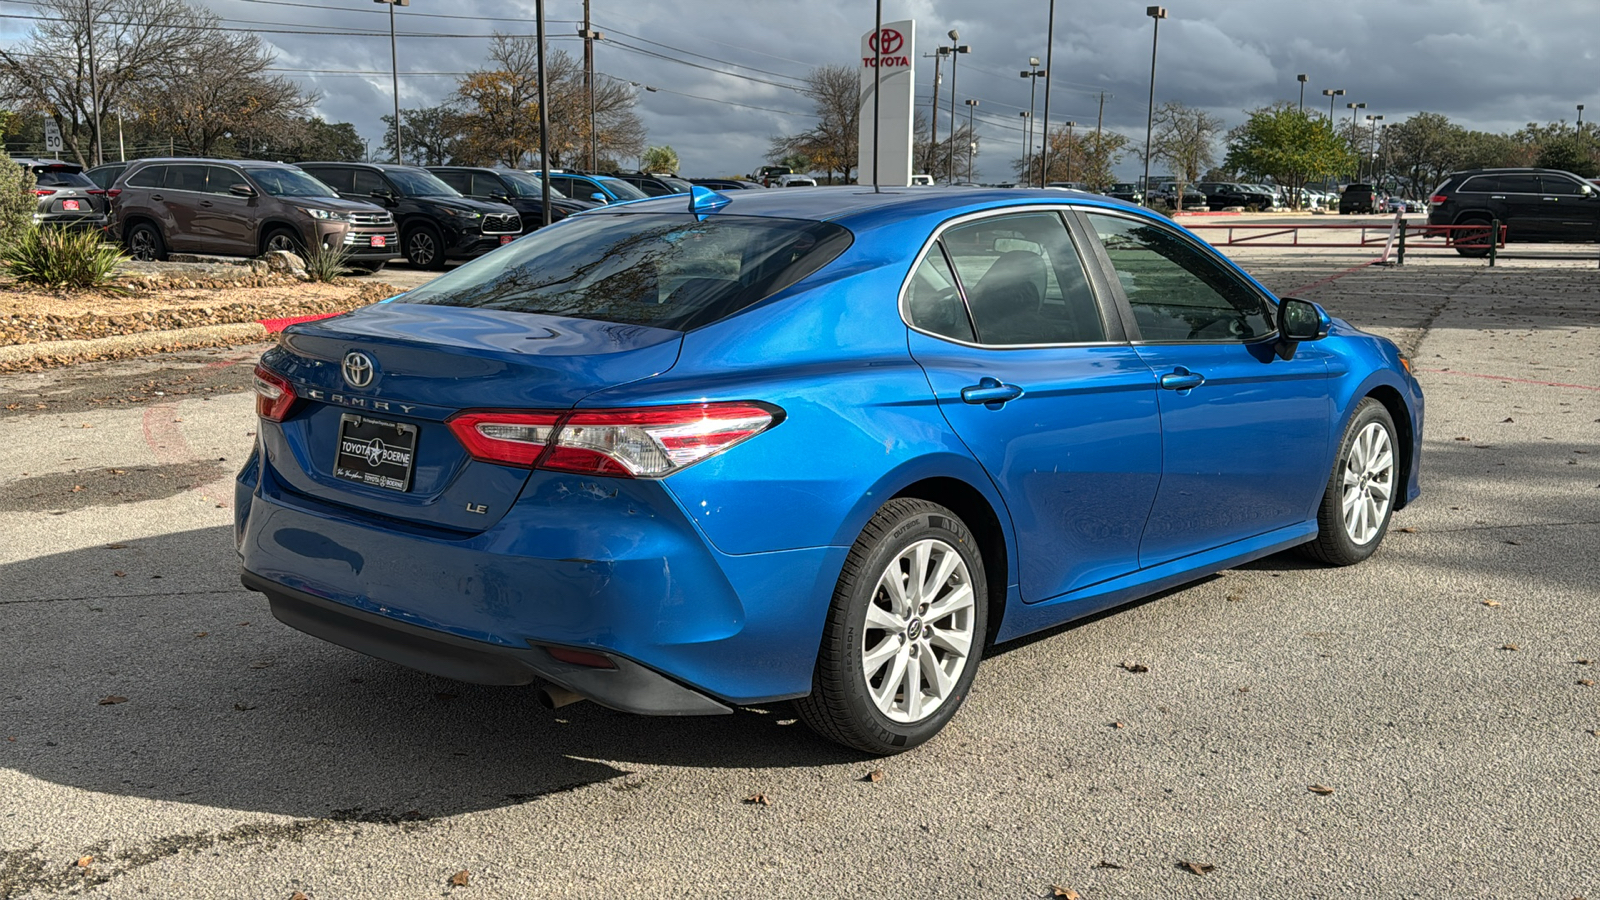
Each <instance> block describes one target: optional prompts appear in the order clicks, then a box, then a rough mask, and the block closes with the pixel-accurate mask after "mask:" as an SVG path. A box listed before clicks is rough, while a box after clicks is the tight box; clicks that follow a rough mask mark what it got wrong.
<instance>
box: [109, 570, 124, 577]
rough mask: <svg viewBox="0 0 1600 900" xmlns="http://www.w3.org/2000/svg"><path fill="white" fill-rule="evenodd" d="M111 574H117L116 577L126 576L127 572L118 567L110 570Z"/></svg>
mask: <svg viewBox="0 0 1600 900" xmlns="http://www.w3.org/2000/svg"><path fill="white" fill-rule="evenodd" d="M111 574H113V575H115V576H117V577H118V578H127V577H128V573H127V572H124V571H122V570H121V569H118V570H117V571H115V572H112V573H111Z"/></svg>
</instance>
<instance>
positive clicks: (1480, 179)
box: [1456, 175, 1500, 194]
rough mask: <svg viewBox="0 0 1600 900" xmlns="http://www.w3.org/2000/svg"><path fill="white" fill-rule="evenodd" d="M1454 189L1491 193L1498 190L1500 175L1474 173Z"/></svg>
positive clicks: (1474, 192)
mask: <svg viewBox="0 0 1600 900" xmlns="http://www.w3.org/2000/svg"><path fill="white" fill-rule="evenodd" d="M1456 190H1457V191H1463V192H1466V193H1469V194H1493V193H1496V192H1497V191H1499V190H1500V176H1498V175H1474V176H1472V177H1471V178H1468V179H1467V180H1466V181H1464V182H1462V184H1461V186H1460V187H1458V188H1456Z"/></svg>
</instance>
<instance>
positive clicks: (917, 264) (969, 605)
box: [236, 187, 1423, 753]
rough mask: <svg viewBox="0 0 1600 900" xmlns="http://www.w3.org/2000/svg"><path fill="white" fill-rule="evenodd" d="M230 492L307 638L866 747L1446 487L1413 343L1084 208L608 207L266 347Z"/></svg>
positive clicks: (911, 198) (719, 199)
mask: <svg viewBox="0 0 1600 900" xmlns="http://www.w3.org/2000/svg"><path fill="white" fill-rule="evenodd" d="M255 389H256V394H257V396H256V403H257V412H258V413H259V415H260V418H261V427H260V429H259V440H258V445H257V448H256V450H255V452H254V453H253V454H252V456H251V457H250V460H249V462H248V463H247V464H246V465H245V467H244V469H243V471H242V472H240V474H239V477H238V482H237V488H236V493H237V504H236V508H237V511H238V512H237V530H236V539H237V543H238V550H239V555H240V560H241V562H242V565H243V580H244V583H245V585H246V586H247V587H249V588H251V589H253V590H257V591H260V592H262V593H263V594H265V595H266V597H267V599H268V600H269V602H270V604H271V607H272V612H273V614H274V615H275V616H277V618H278V619H280V620H282V621H283V622H285V623H287V624H288V625H290V626H292V627H294V628H297V629H300V630H301V631H304V632H306V633H308V634H311V635H315V636H316V637H319V638H323V639H325V640H328V641H331V642H333V643H336V644H340V645H343V646H345V647H348V648H351V649H354V650H357V651H360V652H362V653H366V654H369V655H371V656H375V657H378V658H381V659H386V660H392V661H394V662H396V663H399V664H401V665H405V666H410V667H413V668H415V669H420V670H423V671H426V672H432V673H435V674H438V675H442V676H446V677H449V678H455V679H460V680H463V681H471V682H479V683H485V684H536V685H537V686H538V687H537V696H538V698H539V699H540V700H541V701H542V702H544V703H545V704H546V705H550V706H557V705H561V704H564V703H569V702H573V701H576V700H581V699H588V700H593V701H595V702H598V703H601V704H604V705H606V706H608V707H611V708H614V709H618V710H625V711H628V712H634V713H644V714H653V715H707V714H717V713H727V712H730V711H731V710H732V708H733V707H737V706H744V705H761V704H770V703H773V702H776V701H785V700H790V701H794V705H795V706H796V708H797V709H798V713H799V716H800V717H801V718H802V719H803V720H804V721H805V722H806V723H807V724H809V725H810V726H811V727H812V728H813V729H815V730H816V731H817V732H819V733H820V734H822V735H823V736H825V737H827V738H830V739H832V740H835V741H838V742H841V743H843V744H846V745H849V746H852V747H856V748H859V749H862V750H865V751H868V752H872V753H895V752H899V751H902V750H905V749H908V748H910V747H914V746H916V745H918V744H920V743H922V742H923V741H925V740H927V739H929V738H930V737H932V736H933V735H934V734H936V733H937V732H938V731H939V730H940V729H941V728H943V727H944V726H945V724H946V723H947V722H949V721H950V719H951V717H952V716H954V715H955V713H956V710H957V709H958V708H959V707H960V705H961V703H962V701H963V699H965V697H966V696H967V694H968V692H969V690H970V688H971V685H972V683H973V677H974V676H975V675H976V674H977V669H978V664H979V661H980V660H981V659H982V658H983V655H984V653H985V651H986V650H987V649H988V648H989V647H990V646H992V645H993V644H994V643H996V642H1000V641H1006V640H1009V639H1012V638H1016V637H1018V636H1021V635H1025V634H1028V633H1030V632H1034V631H1038V630H1040V629H1043V628H1048V627H1050V626H1053V625H1057V624H1059V623H1062V622H1066V621H1068V620H1071V619H1075V618H1078V617H1081V616H1085V615H1089V614H1092V613H1095V612H1098V611H1101V610H1104V609H1106V608H1108V607H1112V606H1115V605H1118V604H1121V603H1125V602H1127V601H1130V600H1133V599H1135V598H1137V597H1140V596H1143V595H1146V594H1150V593H1153V592H1155V591H1160V590H1163V589H1166V588H1170V587H1172V586H1174V585H1179V584H1182V583H1184V582H1187V581H1190V580H1193V579H1196V578H1199V577H1201V576H1204V575H1206V574H1209V573H1212V572H1216V571H1218V570H1220V569H1225V568H1228V567H1230V566H1237V565H1239V564H1241V563H1244V562H1247V561H1249V560H1252V559H1256V558H1258V557H1261V556H1265V555H1267V554H1271V553H1277V552H1279V551H1282V550H1287V549H1289V548H1300V549H1302V550H1303V551H1304V552H1307V553H1309V554H1310V555H1311V556H1313V557H1315V558H1316V559H1319V560H1321V561H1323V562H1325V563H1328V564H1330V565H1348V564H1351V563H1356V562H1360V561H1361V560H1363V559H1365V558H1367V557H1368V556H1370V555H1371V554H1372V553H1373V551H1374V550H1376V549H1377V547H1378V545H1379V543H1380V542H1381V541H1382V540H1383V537H1384V533H1385V531H1386V529H1387V528H1388V526H1389V522H1390V517H1391V516H1392V515H1393V513H1394V512H1395V511H1396V510H1398V509H1401V508H1403V507H1404V506H1405V505H1406V504H1407V502H1409V501H1411V500H1413V499H1415V498H1416V497H1417V495H1418V468H1419V464H1420V449H1419V448H1420V446H1421V436H1422V408H1423V404H1422V394H1421V391H1420V389H1419V387H1418V385H1417V382H1416V380H1415V379H1414V378H1413V377H1412V376H1411V373H1410V363H1409V362H1408V361H1407V360H1406V359H1405V358H1404V357H1403V356H1402V355H1401V353H1400V351H1399V350H1398V349H1397V348H1396V347H1395V345H1394V344H1393V343H1391V342H1389V341H1388V340H1385V339H1383V338H1381V337H1376V336H1374V335H1370V334H1366V333H1364V332H1362V331H1359V330H1357V329H1356V328H1353V327H1351V326H1350V325H1348V324H1346V323H1344V322H1342V321H1340V320H1338V319H1333V318H1330V317H1329V316H1328V315H1327V314H1326V313H1324V312H1323V310H1322V309H1320V308H1319V307H1318V306H1316V305H1315V304H1313V303H1309V302H1306V301H1303V300H1296V299H1287V298H1286V299H1279V298H1277V297H1274V296H1273V295H1272V294H1271V293H1270V292H1269V291H1267V290H1266V289H1265V288H1263V287H1262V286H1261V285H1259V284H1257V283H1256V282H1255V281H1254V280H1253V279H1251V278H1250V276H1248V275H1246V274H1245V273H1244V272H1243V271H1241V270H1240V269H1238V268H1237V267H1235V266H1234V265H1233V264H1232V263H1230V262H1229V261H1228V260H1227V259H1225V258H1224V257H1222V256H1220V255H1218V254H1217V253H1216V252H1215V251H1214V250H1212V249H1211V248H1210V247H1208V246H1207V245H1206V244H1204V243H1203V242H1201V241H1199V240H1197V239H1196V238H1195V237H1194V236H1193V235H1191V234H1189V233H1188V232H1186V231H1184V230H1183V229H1182V228H1180V227H1178V226H1176V225H1174V224H1173V223H1172V222H1170V221H1169V220H1167V219H1165V218H1161V217H1159V216H1156V215H1153V214H1151V213H1149V212H1146V211H1144V210H1141V209H1139V208H1137V207H1133V206H1129V205H1126V204H1123V203H1120V202H1118V201H1116V200H1112V199H1110V198H1106V197H1101V196H1096V195H1090V194H1081V193H1076V192H1061V191H1026V190H1023V191H1018V190H982V189H972V190H966V189H951V190H939V191H928V190H891V191H886V192H884V193H874V192H872V191H871V190H870V189H849V188H833V189H829V188H821V189H814V190H813V189H799V190H790V191H740V192H737V193H736V194H732V193H730V195H729V196H723V195H720V194H716V193H714V192H712V191H710V190H708V189H706V188H703V187H702V188H697V189H696V190H695V192H694V193H693V194H692V195H687V196H674V197H665V198H660V199H654V200H646V201H640V202H635V203H629V204H618V205H613V206H609V207H602V208H599V209H594V210H590V211H586V212H583V213H580V214H577V215H573V216H571V217H569V218H568V219H566V220H565V221H563V222H561V223H560V224H558V225H556V226H553V227H550V228H546V229H541V230H540V231H538V232H536V233H534V234H532V235H530V236H528V237H526V238H524V239H523V240H520V241H517V242H516V243H514V244H512V245H510V246H508V247H505V248H503V249H501V250H499V251H496V252H495V253H492V254H489V255H487V256H485V257H483V258H481V259H479V260H477V261H475V262H472V263H470V264H468V265H465V266H462V267H461V268H459V269H456V270H455V271H453V272H451V273H449V274H447V275H444V276H443V277H441V278H439V279H437V280H435V281H432V282H430V283H428V284H427V285H425V286H423V287H420V288H417V289H416V290H412V291H409V292H407V293H404V294H401V295H399V296H397V297H394V298H392V299H390V300H387V301H384V302H382V303H378V304H375V305H373V306H369V307H366V308H364V309H360V310H357V311H355V312H352V313H349V314H346V315H343V316H339V317H337V318H333V319H327V320H323V321H320V322H315V323H308V324H301V325H297V326H294V327H292V328H290V329H289V330H288V331H287V332H286V333H285V335H284V337H283V340H282V342H281V344H280V345H279V346H277V347H274V348H273V349H271V350H269V351H268V352H267V353H266V354H265V355H263V356H262V358H261V362H260V366H259V367H258V368H257V369H256V378H255Z"/></svg>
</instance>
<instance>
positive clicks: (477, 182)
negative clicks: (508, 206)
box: [450, 172, 511, 197]
mask: <svg viewBox="0 0 1600 900" xmlns="http://www.w3.org/2000/svg"><path fill="white" fill-rule="evenodd" d="M450 186H451V187H453V188H455V189H456V190H458V191H461V188H459V187H457V186H456V185H453V184H452V185H450ZM461 193H463V194H469V195H470V196H473V197H509V196H510V195H511V192H510V191H508V190H506V186H505V185H503V184H501V183H500V179H498V178H496V177H495V176H493V175H489V174H486V173H484V172H473V173H472V190H470V191H461Z"/></svg>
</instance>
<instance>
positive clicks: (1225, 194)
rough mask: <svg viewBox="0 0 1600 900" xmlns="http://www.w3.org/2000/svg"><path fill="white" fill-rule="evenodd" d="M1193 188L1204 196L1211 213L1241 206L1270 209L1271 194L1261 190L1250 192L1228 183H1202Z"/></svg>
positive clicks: (1250, 190)
mask: <svg viewBox="0 0 1600 900" xmlns="http://www.w3.org/2000/svg"><path fill="white" fill-rule="evenodd" d="M1195 187H1196V188H1199V189H1200V191H1201V192H1202V193H1204V194H1205V195H1206V205H1207V206H1208V207H1210V208H1211V210H1212V212H1215V211H1217V210H1219V209H1226V208H1227V207H1230V206H1242V207H1244V208H1245V209H1253V210H1263V209H1271V208H1272V195H1271V194H1269V193H1267V192H1266V191H1262V190H1252V189H1251V188H1249V187H1248V186H1246V185H1242V184H1234V183H1233V182H1229V181H1202V182H1200V183H1198V184H1196V185H1195ZM1186 202H1187V201H1186Z"/></svg>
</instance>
